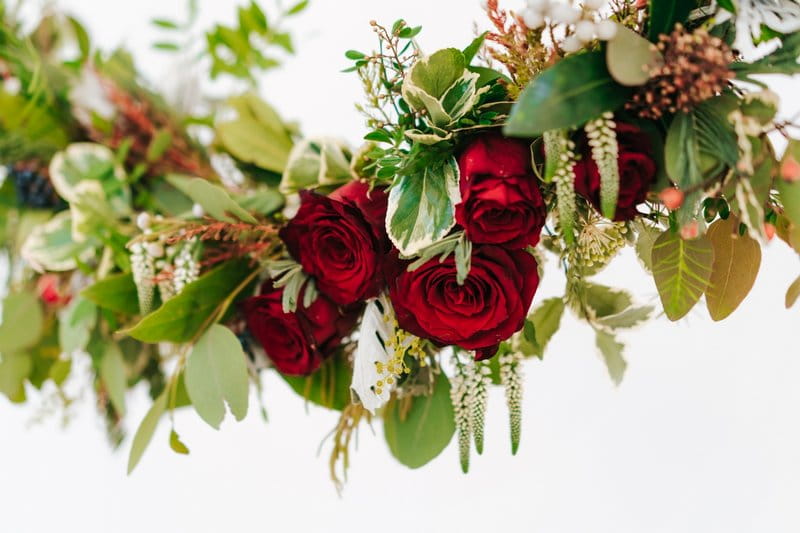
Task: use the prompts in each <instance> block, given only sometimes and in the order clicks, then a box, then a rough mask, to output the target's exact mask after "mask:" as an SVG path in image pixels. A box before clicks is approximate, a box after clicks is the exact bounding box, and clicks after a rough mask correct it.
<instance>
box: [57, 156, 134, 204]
mask: <svg viewBox="0 0 800 533" xmlns="http://www.w3.org/2000/svg"><path fill="white" fill-rule="evenodd" d="M50 180H51V181H52V183H53V187H54V188H55V189H56V191H57V192H58V195H59V196H61V197H62V198H63V199H65V200H66V201H68V202H69V203H70V204H72V203H75V202H80V201H81V195H82V194H81V189H80V188H79V185H80V184H81V183H83V182H88V183H89V184H90V185H99V186H100V187H99V189H100V190H101V191H102V193H101V196H102V198H104V199H105V200H107V201H108V205H109V206H110V208H111V209H113V210H115V211H116V212H117V214H125V213H127V212H128V211H130V203H131V192H130V188H129V187H128V184H127V183H126V181H125V172H124V171H123V170H122V167H120V166H119V165H118V164H117V163H116V160H115V158H114V153H113V152H112V151H111V150H110V149H109V148H107V147H105V146H103V145H100V144H94V143H74V144H71V145H69V146H68V147H67V148H66V150H63V151H61V152H59V153H57V154H56V155H55V156H54V157H53V160H52V161H51V162H50Z"/></svg>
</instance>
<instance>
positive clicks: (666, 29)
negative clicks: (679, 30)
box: [647, 0, 697, 43]
mask: <svg viewBox="0 0 800 533" xmlns="http://www.w3.org/2000/svg"><path fill="white" fill-rule="evenodd" d="M695 7H697V2H696V0H650V17H649V19H648V20H649V21H650V29H649V31H648V33H647V35H648V38H649V39H650V41H652V42H654V43H656V42H658V36H659V35H661V34H662V33H671V32H672V30H673V29H674V28H675V24H677V23H679V22H680V23H684V22H686V20H687V19H688V18H689V13H691V12H692V10H693V9H694V8H695Z"/></svg>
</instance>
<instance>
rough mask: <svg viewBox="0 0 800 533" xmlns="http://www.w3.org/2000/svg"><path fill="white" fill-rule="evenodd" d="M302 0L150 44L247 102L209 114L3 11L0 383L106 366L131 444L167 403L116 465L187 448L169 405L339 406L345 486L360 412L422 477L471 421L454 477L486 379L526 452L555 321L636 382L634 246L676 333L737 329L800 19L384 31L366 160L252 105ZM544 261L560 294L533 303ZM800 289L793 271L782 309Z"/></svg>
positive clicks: (790, 230)
mask: <svg viewBox="0 0 800 533" xmlns="http://www.w3.org/2000/svg"><path fill="white" fill-rule="evenodd" d="M307 4H308V2H307V1H303V2H299V3H297V4H295V5H293V6H292V7H290V8H288V9H286V10H283V11H280V12H277V13H275V14H274V15H273V16H268V15H267V13H266V12H265V11H264V10H262V8H261V7H259V5H258V4H257V3H256V2H255V1H251V3H250V4H248V5H247V6H245V7H241V8H239V10H238V12H237V15H238V16H237V23H236V25H234V26H230V27H229V26H223V25H217V26H215V27H214V28H212V29H211V30H209V31H207V32H205V33H203V34H202V38H200V39H198V38H196V36H193V35H196V33H197V30H196V29H195V21H196V14H197V7H196V3H195V2H193V1H190V2H189V5H190V9H189V13H190V14H189V17H188V20H187V21H186V22H183V23H180V22H176V21H171V20H165V19H155V20H154V21H153V23H154V25H155V26H157V27H158V28H160V29H161V30H163V32H164V33H165V35H171V37H168V38H166V39H164V40H161V41H159V42H157V43H155V47H156V48H158V49H161V50H165V51H172V52H174V51H186V50H190V51H192V55H194V56H196V57H200V58H201V59H203V60H205V61H206V63H204V65H205V66H207V68H208V75H209V77H210V78H212V79H214V78H217V77H219V76H232V77H233V78H235V79H237V80H239V82H240V83H241V84H242V85H244V86H245V87H249V88H250V89H249V90H247V91H243V92H242V94H239V95H237V96H234V97H232V98H230V99H229V100H227V101H226V102H224V103H222V104H216V105H211V106H208V105H207V106H202V107H203V108H204V112H203V113H199V114H198V113H196V112H195V111H187V110H186V109H185V108H184V106H181V105H176V104H169V103H167V100H166V99H165V98H163V97H162V96H161V95H159V94H157V93H155V92H154V91H153V90H152V89H151V88H150V87H149V86H148V85H147V83H146V82H145V81H144V80H142V79H141V77H140V76H139V75H138V73H137V71H136V69H135V65H134V62H133V59H132V57H131V56H130V55H129V54H127V53H126V52H125V51H123V50H116V51H114V52H112V53H110V54H106V53H102V52H100V51H97V50H95V49H94V48H93V47H92V45H91V42H90V39H89V36H88V34H87V32H86V31H85V30H84V29H83V27H82V26H81V25H80V23H79V22H78V21H77V20H76V19H74V18H72V17H68V16H64V15H62V14H58V13H48V14H45V15H43V16H42V18H41V19H40V20H39V21H38V24H37V25H36V26H35V27H34V29H33V30H32V31H25V30H24V26H23V25H22V24H21V23H20V21H19V20H18V19H17V17H16V14H15V12H14V10H12V9H10V8H8V7H7V6H6V4H5V3H4V2H1V1H0V19H1V20H2V26H0V77H1V78H2V79H3V85H2V88H0V162H1V163H2V164H3V165H4V168H5V171H4V176H3V178H2V180H0V246H2V250H3V257H4V258H5V263H6V264H7V265H8V269H7V270H8V272H9V275H8V280H7V282H6V286H7V290H6V293H7V294H6V295H5V298H4V300H3V303H2V319H0V392H2V393H3V394H4V395H5V396H7V397H8V399H9V400H11V401H12V402H15V403H23V402H25V401H26V399H27V397H28V394H29V393H30V392H31V391H32V390H34V389H39V390H41V391H43V392H44V391H56V392H55V396H56V397H57V398H59V400H60V401H61V402H62V403H63V405H64V407H67V406H68V405H69V403H70V401H71V400H70V398H69V396H68V394H67V393H66V392H65V388H64V384H65V382H67V380H80V379H81V376H79V375H75V376H73V375H72V374H73V372H72V367H73V365H74V363H75V362H77V361H80V360H88V361H90V366H91V383H89V384H85V385H88V386H89V387H91V388H92V389H93V390H94V392H95V394H96V397H97V405H98V410H99V412H100V413H101V414H102V415H103V417H104V418H105V420H106V422H107V427H108V432H109V436H110V438H111V441H112V443H114V445H119V444H120V443H121V442H122V441H123V439H124V437H125V435H124V433H123V431H122V428H123V426H124V425H125V424H124V422H125V420H126V419H125V415H126V395H127V392H128V390H129V389H131V388H133V387H138V386H144V387H146V388H148V390H149V392H150V397H151V398H152V400H153V405H152V407H151V408H150V410H149V412H148V413H147V415H146V416H145V418H144V420H142V421H141V423H140V425H139V427H138V429H137V431H136V432H135V434H134V436H133V438H132V443H131V448H130V460H129V472H130V471H132V470H133V468H134V467H135V466H136V465H137V464H138V462H139V460H140V459H141V458H142V455H143V453H144V451H145V449H146V447H147V446H148V444H149V442H150V440H151V439H152V436H153V434H154V432H155V429H156V427H157V425H158V423H159V421H160V420H161V419H162V418H165V417H166V418H168V420H169V421H170V423H171V425H172V430H171V431H170V437H169V444H170V446H171V447H172V449H173V450H174V451H175V452H177V453H181V454H186V453H189V449H188V447H187V446H186V444H184V443H183V442H182V441H181V440H180V437H179V435H178V433H177V431H176V428H175V423H174V417H173V413H174V411H175V410H176V409H181V408H188V407H193V408H194V409H195V410H196V411H197V414H198V415H199V416H200V417H201V418H202V419H203V420H204V421H206V422H207V423H208V424H210V425H211V426H213V427H215V428H218V427H219V425H220V423H221V422H222V420H223V419H224V418H225V415H226V411H230V413H231V414H232V415H233V416H234V418H236V419H237V420H241V419H242V418H243V417H244V416H246V414H247V412H248V404H249V399H250V394H249V389H250V387H251V386H253V387H255V388H256V389H257V390H259V391H260V387H261V381H260V379H261V378H260V375H261V373H263V372H265V371H268V369H271V368H273V369H276V370H277V371H278V372H279V373H280V374H281V375H282V376H283V378H284V379H285V380H286V382H287V383H288V385H289V386H290V387H292V388H293V389H294V390H295V391H296V392H297V393H298V394H299V395H300V396H302V397H303V398H305V399H306V401H308V402H311V403H314V404H318V405H321V406H324V407H327V408H329V409H334V410H337V411H339V412H340V413H341V417H340V420H339V422H338V424H337V425H336V427H335V429H334V431H333V437H332V442H333V450H332V454H331V461H330V467H331V474H332V477H333V479H334V480H335V481H336V482H337V483H340V480H341V479H343V476H344V475H346V469H347V465H348V463H349V460H350V459H349V447H350V443H351V438H352V436H353V434H354V433H355V432H356V431H357V430H358V427H359V425H360V423H361V422H362V421H366V422H369V421H371V420H372V418H373V417H380V418H382V420H383V427H384V434H385V437H386V440H387V443H388V445H389V449H390V451H391V453H392V454H393V455H394V456H395V457H396V458H397V459H398V460H399V461H400V462H401V463H403V464H405V465H407V466H409V467H411V468H417V467H420V466H423V465H424V464H426V463H427V462H429V461H430V460H432V459H433V458H435V457H436V456H437V455H439V453H440V452H441V451H442V450H443V449H444V448H445V447H446V446H447V445H448V443H449V442H450V441H451V440H453V436H454V434H456V433H457V437H456V440H457V441H458V446H459V450H460V462H461V466H462V468H463V469H464V471H467V469H468V467H469V462H470V453H471V450H472V449H473V444H474V449H475V450H476V451H477V452H478V453H479V454H480V453H481V452H482V451H483V431H484V428H483V423H484V416H485V410H486V406H487V400H488V387H490V386H493V385H499V386H502V387H504V388H505V395H506V400H507V403H508V409H509V413H510V435H511V445H512V453H516V451H517V449H518V446H519V443H520V430H521V416H522V410H521V405H522V394H523V362H524V360H525V359H529V358H532V357H536V358H539V359H541V358H543V356H544V353H545V351H546V348H547V345H548V343H549V341H550V339H551V338H552V337H553V335H554V334H555V333H556V332H557V330H558V329H559V325H560V322H561V318H562V315H563V314H564V312H565V310H567V309H569V310H571V311H572V312H573V313H574V314H575V315H576V316H577V317H578V318H580V319H581V320H583V321H585V322H586V323H587V324H588V325H589V326H590V327H591V328H592V329H593V330H594V331H595V334H596V343H597V348H598V351H599V352H600V354H601V356H602V357H603V360H604V361H605V363H606V365H607V367H608V372H609V375H610V376H611V378H612V379H613V380H614V382H615V383H619V382H620V381H621V380H622V379H623V376H624V373H625V369H626V366H627V364H626V362H625V359H624V357H623V350H624V346H623V345H622V344H621V343H620V342H619V341H618V340H617V335H618V333H619V332H621V331H623V330H625V329H629V328H632V327H634V326H637V325H639V324H641V323H643V322H645V321H647V320H648V319H649V318H650V317H651V315H652V314H653V312H654V311H655V310H654V309H653V308H652V307H649V306H640V305H637V304H636V303H635V302H634V299H633V297H632V296H631V295H630V294H628V293H627V292H625V291H623V290H618V289H614V288H611V287H606V286H602V285H599V284H596V283H594V282H593V281H592V277H593V276H594V275H595V274H597V273H598V272H599V271H600V270H602V269H603V268H605V267H606V266H607V265H608V264H609V263H610V261H611V260H612V259H614V257H616V256H617V254H618V253H619V252H620V250H621V249H622V248H624V247H626V246H633V247H635V249H636V253H637V255H638V257H639V258H640V260H641V263H642V266H643V267H644V268H645V270H647V271H648V272H650V273H652V275H653V278H654V280H655V284H656V287H657V289H658V292H659V295H660V297H661V304H662V306H663V312H664V314H665V315H666V316H667V318H669V319H670V320H673V321H675V320H680V319H682V318H683V317H685V316H686V314H687V313H689V311H691V310H692V309H693V308H694V307H695V306H696V305H697V304H698V302H699V301H700V300H701V299H703V298H705V302H706V306H707V308H708V311H709V313H710V315H711V317H712V319H713V320H722V319H724V318H726V317H727V316H729V315H730V314H731V313H732V312H734V311H735V310H736V308H737V307H738V306H739V304H740V303H741V302H742V301H743V300H744V298H745V297H746V296H747V294H748V293H749V291H750V290H751V288H752V286H753V284H754V282H755V278H756V275H757V273H758V269H759V267H760V262H761V245H762V244H763V243H764V242H766V241H768V240H771V239H773V237H774V236H778V237H779V238H780V239H781V240H783V241H785V242H786V244H788V245H789V246H790V247H792V248H793V249H794V250H796V251H798V252H800V141H797V140H793V139H791V137H790V135H789V132H790V130H791V129H792V128H796V126H795V125H793V124H791V123H787V122H782V121H779V120H778V119H777V118H776V116H777V112H778V100H777V97H776V95H775V94H773V93H772V92H770V91H769V90H768V89H767V88H766V86H765V85H764V83H763V81H762V79H761V78H759V77H758V76H759V75H761V74H784V75H793V74H798V73H800V64H799V63H798V57H800V3H798V2H797V0H770V1H766V0H747V1H746V2H738V3H732V2H729V1H722V0H720V1H719V2H708V1H703V0H697V1H696V0H677V1H672V0H669V1H668V0H650V1H642V0H613V1H611V2H610V3H608V2H606V1H605V0H584V1H583V2H581V3H580V4H578V5H575V4H573V3H572V2H571V1H568V0H564V1H556V0H528V2H527V6H526V7H525V8H524V9H523V10H521V11H520V12H517V13H515V12H512V11H508V10H506V9H503V8H501V7H500V6H499V2H498V0H487V1H486V2H485V10H486V13H487V18H488V23H489V25H490V27H491V29H490V30H489V31H487V32H485V33H482V34H480V35H478V36H477V37H476V38H475V40H474V41H473V42H472V43H467V46H466V47H465V48H463V49H458V48H447V49H444V50H439V51H435V52H433V53H430V54H428V53H424V52H423V51H422V50H421V49H420V48H419V47H418V44H417V41H416V37H417V35H418V34H419V33H420V31H421V28H420V27H414V26H411V25H409V24H407V23H406V22H405V21H403V20H398V21H397V22H395V23H394V24H392V25H391V26H382V25H380V24H378V23H376V22H372V23H371V25H372V28H373V30H374V32H375V34H376V38H377V41H378V46H377V49H376V50H375V51H372V52H369V53H365V52H360V51H356V50H350V51H347V52H346V54H345V55H346V57H347V59H348V60H350V61H351V62H352V65H351V66H350V68H348V69H347V71H348V72H352V73H353V74H354V75H356V76H358V78H359V79H360V80H361V84H362V86H363V89H364V93H365V98H364V100H363V103H362V104H360V105H359V106H358V109H359V111H360V112H361V113H362V114H363V115H364V117H365V119H366V123H367V126H368V128H369V132H368V133H367V134H366V135H365V137H364V141H365V144H364V145H363V146H361V147H360V148H358V149H356V150H352V149H351V148H350V147H349V146H348V145H347V144H346V143H345V142H343V141H340V140H337V139H332V138H320V139H307V138H303V137H302V136H301V135H300V134H299V132H298V130H297V129H296V128H295V127H294V126H292V125H289V124H287V123H286V122H284V121H283V120H282V119H281V117H280V115H279V114H278V113H277V112H276V111H275V110H274V109H273V108H272V107H270V106H269V105H268V104H266V103H265V102H264V101H262V100H261V99H260V98H259V97H258V96H256V94H255V92H253V90H252V89H253V88H255V84H256V80H257V76H256V73H257V71H258V70H266V69H270V68H273V67H276V66H277V65H278V64H279V62H280V60H279V57H280V55H281V54H287V53H289V54H291V53H292V52H293V45H292V40H291V37H290V34H289V33H288V32H286V31H285V30H284V29H283V26H282V21H283V20H285V19H289V18H290V17H292V16H293V15H295V14H297V13H299V12H301V11H303V10H304V9H305V8H306V7H307ZM767 43H768V44H767ZM762 44H764V46H760V45H762ZM65 50H72V51H73V52H74V51H75V50H77V51H78V53H77V55H76V56H73V57H70V58H69V59H67V60H65V59H64V57H65ZM745 57H747V58H750V57H757V59H754V60H750V59H745ZM209 132H210V133H211V135H208V133H209ZM776 133H777V134H780V135H783V136H784V137H786V138H787V139H788V147H787V149H786V150H785V153H784V155H783V156H782V157H778V155H777V153H776V150H775V149H774V148H773V146H772V142H771V135H773V134H776ZM200 138H210V139H212V140H211V142H205V143H204V142H201V141H200V140H199V139H200ZM544 254H553V255H555V256H556V257H557V258H558V260H559V264H560V265H561V267H562V268H563V270H564V271H565V273H566V279H567V283H566V287H565V291H564V296H563V298H551V299H547V300H543V301H538V299H536V298H535V296H534V295H535V292H536V288H537V286H538V283H539V277H540V275H541V272H540V266H539V265H540V264H541V260H542V257H543V256H544ZM799 295H800V278H798V280H797V281H795V282H794V283H793V284H792V286H791V287H789V289H788V291H787V294H786V307H787V308H788V307H791V306H792V305H794V304H795V302H796V301H797V299H798V296H799ZM532 302H533V304H535V305H533V306H532ZM531 307H533V310H532V311H530V309H531ZM23 323H24V324H25V327H19V325H20V324H23ZM262 410H263V408H262Z"/></svg>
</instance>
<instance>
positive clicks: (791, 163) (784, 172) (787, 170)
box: [781, 155, 800, 181]
mask: <svg viewBox="0 0 800 533" xmlns="http://www.w3.org/2000/svg"><path fill="white" fill-rule="evenodd" d="M781 177H782V178H783V179H785V180H786V181H798V180H800V163H798V162H797V159H795V158H794V157H792V156H791V155H788V156H786V159H784V160H783V163H782V164H781Z"/></svg>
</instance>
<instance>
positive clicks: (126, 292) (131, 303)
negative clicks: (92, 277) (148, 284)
mask: <svg viewBox="0 0 800 533" xmlns="http://www.w3.org/2000/svg"><path fill="white" fill-rule="evenodd" d="M81 296H83V297H84V298H86V299H87V300H91V301H92V302H94V303H95V304H96V305H97V306H98V307H102V308H103V309H110V310H111V311H116V312H117V313H124V314H126V315H138V314H139V297H138V296H137V294H136V284H135V283H134V282H133V275H132V274H131V273H130V272H126V273H121V274H112V275H111V276H108V277H106V278H103V279H101V280H99V281H97V282H95V283H94V284H92V285H90V286H89V287H87V288H85V289H84V290H83V291H82V292H81Z"/></svg>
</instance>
